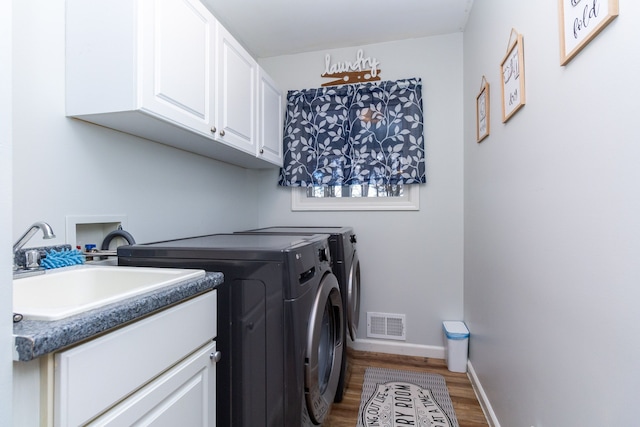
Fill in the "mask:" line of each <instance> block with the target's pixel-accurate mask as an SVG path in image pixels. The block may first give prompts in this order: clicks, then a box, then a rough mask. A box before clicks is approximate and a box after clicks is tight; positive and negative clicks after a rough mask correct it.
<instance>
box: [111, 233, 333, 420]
mask: <svg viewBox="0 0 640 427" xmlns="http://www.w3.org/2000/svg"><path fill="white" fill-rule="evenodd" d="M118 264H119V265H127V266H153V267H180V268H199V269H204V270H207V271H219V272H222V273H223V274H224V282H223V283H222V284H221V285H220V287H219V288H218V314H217V318H218V337H217V338H216V340H217V346H218V349H219V350H220V351H221V352H222V359H221V360H220V362H219V363H218V364H217V372H216V375H217V379H216V380H217V390H216V393H217V397H216V405H217V407H216V412H217V424H216V425H217V426H218V427H260V426H264V427H283V426H296V427H298V426H301V427H307V426H315V425H322V422H323V421H324V420H325V418H326V416H327V414H328V413H329V410H330V408H331V404H332V403H333V401H334V399H335V393H336V390H337V387H338V381H339V378H340V367H341V365H342V359H343V349H344V311H343V305H342V297H341V295H340V289H339V285H338V281H337V278H336V276H335V275H334V274H333V272H332V270H331V254H330V251H329V242H328V239H327V236H326V235H307V236H294V235H290V236H287V235H241V234H214V235H208V236H198V237H191V238H184V239H176V240H169V241H163V242H155V243H148V244H137V245H129V246H120V247H119V248H118ZM185 327H188V325H185Z"/></svg>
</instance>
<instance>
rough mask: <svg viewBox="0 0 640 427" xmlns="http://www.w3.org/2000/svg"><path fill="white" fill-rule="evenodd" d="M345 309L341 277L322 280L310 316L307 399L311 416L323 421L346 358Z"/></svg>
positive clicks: (317, 421) (319, 421)
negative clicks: (339, 280)
mask: <svg viewBox="0 0 640 427" xmlns="http://www.w3.org/2000/svg"><path fill="white" fill-rule="evenodd" d="M343 322H344V312H343V307H342V297H341V296H340V288H339V287H338V280H337V279H336V277H335V276H334V275H333V274H330V273H329V274H326V275H325V277H324V278H323V279H322V282H321V284H320V287H319V289H318V294H317V295H316V298H315V302H314V304H313V310H312V311H311V317H310V319H309V333H308V339H307V349H306V352H307V363H306V364H305V373H304V381H305V399H306V404H307V412H308V413H309V418H310V419H311V421H313V423H314V424H322V422H323V421H324V418H325V417H326V415H327V413H328V412H329V409H330V408H331V404H332V403H333V400H334V397H335V395H336V390H337V387H338V380H339V378H340V366H341V364H342V357H343V351H344V347H343V342H344V337H343V330H344V329H343V328H344V323H343Z"/></svg>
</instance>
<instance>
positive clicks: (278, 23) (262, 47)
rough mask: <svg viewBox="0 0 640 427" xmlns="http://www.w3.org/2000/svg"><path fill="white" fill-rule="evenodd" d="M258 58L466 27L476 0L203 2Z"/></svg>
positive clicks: (400, 38) (231, 0)
mask: <svg viewBox="0 0 640 427" xmlns="http://www.w3.org/2000/svg"><path fill="white" fill-rule="evenodd" d="M202 2H203V3H204V4H205V6H207V8H208V9H209V10H210V11H211V12H212V13H213V14H214V15H215V16H216V18H217V19H218V20H219V21H220V22H221V23H222V25H224V26H225V27H226V28H227V29H228V30H229V31H230V32H231V33H232V34H233V36H234V37H235V38H236V39H238V40H239V41H240V43H242V44H243V45H244V47H245V48H246V49H247V50H249V51H250V52H251V53H252V54H253V55H254V56H255V57H257V58H266V57H271V56H279V55H287V54H294V53H301V52H309V51H317V50H324V49H334V48H341V47H349V46H359V45H366V44H371V43H379V42H384V41H393V40H402V39H409V38H417V37H427V36H433V35H438V34H449V33H455V32H460V31H463V30H464V26H465V24H466V22H467V17H468V16H469V12H470V10H471V6H472V4H473V0H393V1H389V0H366V1H365V0H315V1H314V0H202Z"/></svg>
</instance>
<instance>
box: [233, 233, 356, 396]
mask: <svg viewBox="0 0 640 427" xmlns="http://www.w3.org/2000/svg"><path fill="white" fill-rule="evenodd" d="M239 233H244V234H247V233H250V234H253V233H262V234H271V235H277V234H289V235H302V236H305V235H313V234H318V233H322V234H327V235H328V240H329V250H330V252H331V258H332V260H333V263H332V271H333V273H334V274H335V275H336V277H337V278H338V284H339V286H340V292H341V293H342V303H343V306H344V309H345V313H346V317H345V320H346V321H345V337H346V342H345V345H346V347H347V348H345V357H344V358H343V362H342V366H341V367H340V380H339V382H338V389H337V391H336V397H335V401H336V402H340V401H342V398H343V395H344V392H345V390H346V386H347V383H348V382H349V377H350V372H351V369H350V368H351V366H350V364H349V357H348V356H349V351H348V348H351V347H353V341H355V339H356V332H357V331H358V324H359V320H360V259H359V258H358V253H357V251H356V242H357V239H356V235H355V233H354V231H353V228H352V227H325V226H308V227H303V226H275V227H266V228H257V229H253V230H246V231H241V232H239Z"/></svg>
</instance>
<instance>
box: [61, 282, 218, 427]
mask: <svg viewBox="0 0 640 427" xmlns="http://www.w3.org/2000/svg"><path fill="white" fill-rule="evenodd" d="M216 307H217V305H216V291H215V290H214V291H211V292H208V293H206V294H204V295H201V296H199V297H196V298H194V299H192V300H189V301H187V302H184V303H182V304H179V305H177V306H175V307H172V308H170V309H167V310H165V311H162V312H160V313H158V314H155V315H153V316H150V317H147V318H145V319H143V320H140V321H138V322H135V323H133V324H131V325H128V326H126V327H123V328H121V329H119V330H117V331H115V332H112V333H109V334H107V335H104V336H102V337H100V338H97V339H95V340H92V341H89V342H87V343H85V344H81V345H79V346H77V347H74V348H72V349H69V350H66V351H63V352H60V353H58V354H56V356H55V363H56V366H55V378H54V384H55V385H54V387H55V398H54V419H55V425H56V426H77V425H81V424H84V423H86V422H87V421H89V420H91V419H92V418H94V417H95V416H97V415H99V414H100V413H102V412H104V411H105V410H106V409H108V408H110V407H111V406H113V405H114V404H116V403H117V402H119V401H120V400H122V399H123V398H125V397H126V396H128V395H129V394H131V393H133V392H134V391H136V390H137V389H139V388H140V387H142V386H143V385H145V384H146V383H148V382H149V381H151V380H152V379H153V378H155V377H157V376H158V375H159V374H161V373H162V372H164V371H166V370H167V369H168V368H170V367H171V366H173V365H175V364H176V363H177V362H179V361H180V360H182V359H184V358H185V357H186V356H187V355H189V354H190V353H192V352H193V351H194V350H196V349H198V348H199V347H201V346H202V345H203V344H205V343H207V342H208V341H211V340H212V339H213V338H214V337H215V336H216Z"/></svg>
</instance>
